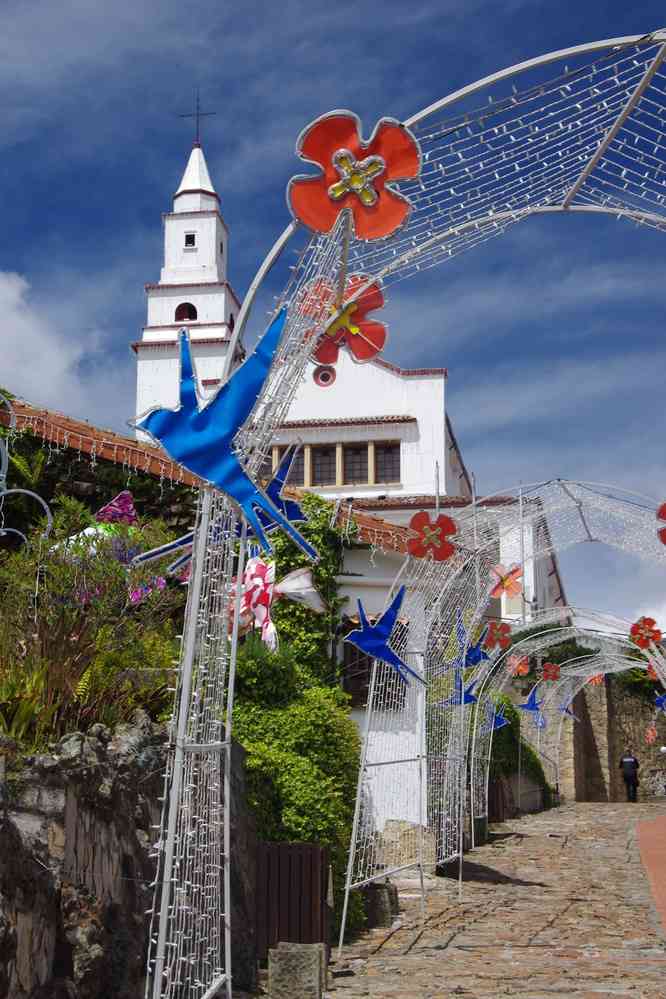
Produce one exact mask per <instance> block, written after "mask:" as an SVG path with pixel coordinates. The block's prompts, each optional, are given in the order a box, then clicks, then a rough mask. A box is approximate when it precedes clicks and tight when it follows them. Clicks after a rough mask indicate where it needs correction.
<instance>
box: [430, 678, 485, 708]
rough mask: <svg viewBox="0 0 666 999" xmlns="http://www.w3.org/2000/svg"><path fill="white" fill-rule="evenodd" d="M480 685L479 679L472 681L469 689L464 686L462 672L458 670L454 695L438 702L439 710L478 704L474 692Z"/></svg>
mask: <svg viewBox="0 0 666 999" xmlns="http://www.w3.org/2000/svg"><path fill="white" fill-rule="evenodd" d="M477 683H478V677H477V679H476V680H472V682H471V683H470V685H469V686H468V687H465V686H464V684H463V677H462V670H456V675H455V678H454V686H453V694H452V695H451V696H450V697H447V698H446V699H445V700H443V701H438V702H437V707H438V708H449V707H457V706H458V707H459V706H460V705H461V704H476V701H477V698H476V697H475V696H474V694H473V693H472V691H473V690H474V688H475V687H476V685H477Z"/></svg>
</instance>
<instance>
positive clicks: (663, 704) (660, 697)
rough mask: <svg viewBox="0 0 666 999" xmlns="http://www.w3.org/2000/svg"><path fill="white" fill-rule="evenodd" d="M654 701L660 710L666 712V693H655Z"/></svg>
mask: <svg viewBox="0 0 666 999" xmlns="http://www.w3.org/2000/svg"><path fill="white" fill-rule="evenodd" d="M654 703H655V707H656V708H657V709H658V710H659V711H663V712H664V713H666V694H655V696H654Z"/></svg>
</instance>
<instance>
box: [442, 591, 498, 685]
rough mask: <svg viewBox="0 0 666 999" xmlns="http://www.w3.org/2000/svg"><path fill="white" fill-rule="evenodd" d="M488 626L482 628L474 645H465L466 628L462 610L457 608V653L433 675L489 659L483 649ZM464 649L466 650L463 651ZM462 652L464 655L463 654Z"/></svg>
mask: <svg viewBox="0 0 666 999" xmlns="http://www.w3.org/2000/svg"><path fill="white" fill-rule="evenodd" d="M487 634H488V628H487V627H486V628H484V630H483V632H482V633H481V637H480V638H479V640H478V642H477V643H476V644H475V645H467V629H466V628H465V622H464V621H463V616H462V611H461V610H460V608H458V611H457V613H456V639H457V640H458V655H457V656H456V657H455V659H451V660H448V661H447V662H445V663H444V666H443V667H440V668H439V669H437V670H436V671H435V672H434V674H433V676H442V674H444V673H448V672H449V670H450V669H465V668H466V667H468V666H479V665H480V664H481V663H482V662H484V660H487V659H490V656H489V655H488V653H487V652H484V651H483V647H482V646H483V643H484V642H485V640H486V635H487ZM465 650H466V651H465ZM463 652H464V655H463Z"/></svg>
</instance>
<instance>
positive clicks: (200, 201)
mask: <svg viewBox="0 0 666 999" xmlns="http://www.w3.org/2000/svg"><path fill="white" fill-rule="evenodd" d="M163 223H164V266H163V267H162V270H161V273H160V279H159V282H158V283H157V284H147V285H146V294H147V298H148V316H147V323H146V325H145V326H144V328H143V332H142V336H141V339H140V340H138V341H136V342H135V343H133V344H132V349H133V350H134V352H135V353H136V357H137V382H136V413H137V415H140V414H142V413H144V412H146V410H148V409H151V408H153V407H154V406H167V407H174V406H176V405H177V403H178V331H179V330H181V329H183V328H186V329H188V330H189V333H190V341H191V344H192V357H193V361H194V368H195V372H196V376H197V380H198V382H199V387H200V390H201V394H202V396H203V397H204V398H205V397H209V396H211V395H212V394H213V393H214V392H215V390H216V389H217V387H218V385H219V382H220V378H221V377H222V373H223V370H224V363H225V358H226V356H227V352H228V350H229V344H230V340H231V334H232V332H233V328H234V320H235V317H236V316H237V315H238V311H239V309H240V303H239V301H238V298H237V297H236V295H235V294H234V291H233V289H232V287H231V285H230V284H229V281H228V279H227V263H228V245H229V233H228V230H227V227H226V224H225V222H224V219H223V218H222V215H221V212H220V199H219V196H218V194H217V193H216V191H215V188H214V187H213V184H212V181H211V179H210V174H209V173H208V166H207V165H206V159H205V157H204V154H203V150H202V148H201V145H200V143H199V142H195V143H194V147H193V149H192V152H191V153H190V158H189V161H188V163H187V166H186V168H185V173H184V174H183V178H182V180H181V182H180V184H179V185H178V190H177V191H176V193H175V194H174V196H173V210H172V211H170V212H168V213H166V214H165V215H164V216H163ZM237 355H238V356H237V357H236V358H235V359H234V362H235V363H237V362H238V360H240V358H241V356H242V348H241V346H240V344H239V345H238V346H237ZM138 436H140V437H143V436H144V435H142V434H141V433H140V432H139V435H138Z"/></svg>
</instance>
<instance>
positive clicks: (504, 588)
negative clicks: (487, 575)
mask: <svg viewBox="0 0 666 999" xmlns="http://www.w3.org/2000/svg"><path fill="white" fill-rule="evenodd" d="M490 571H491V573H492V574H493V576H494V577H495V578H496V579H497V582H496V583H493V585H492V587H491V590H490V596H491V597H501V596H502V594H503V593H506V595H507V597H518V596H520V594H521V593H522V592H523V585H522V583H521V582H520V579H521V577H522V575H523V570H522V569H521V568H520V566H519V565H514V566H512V567H511V568H510V569H505V568H504V566H503V565H494V566H493V567H492V568H491V570H490Z"/></svg>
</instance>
